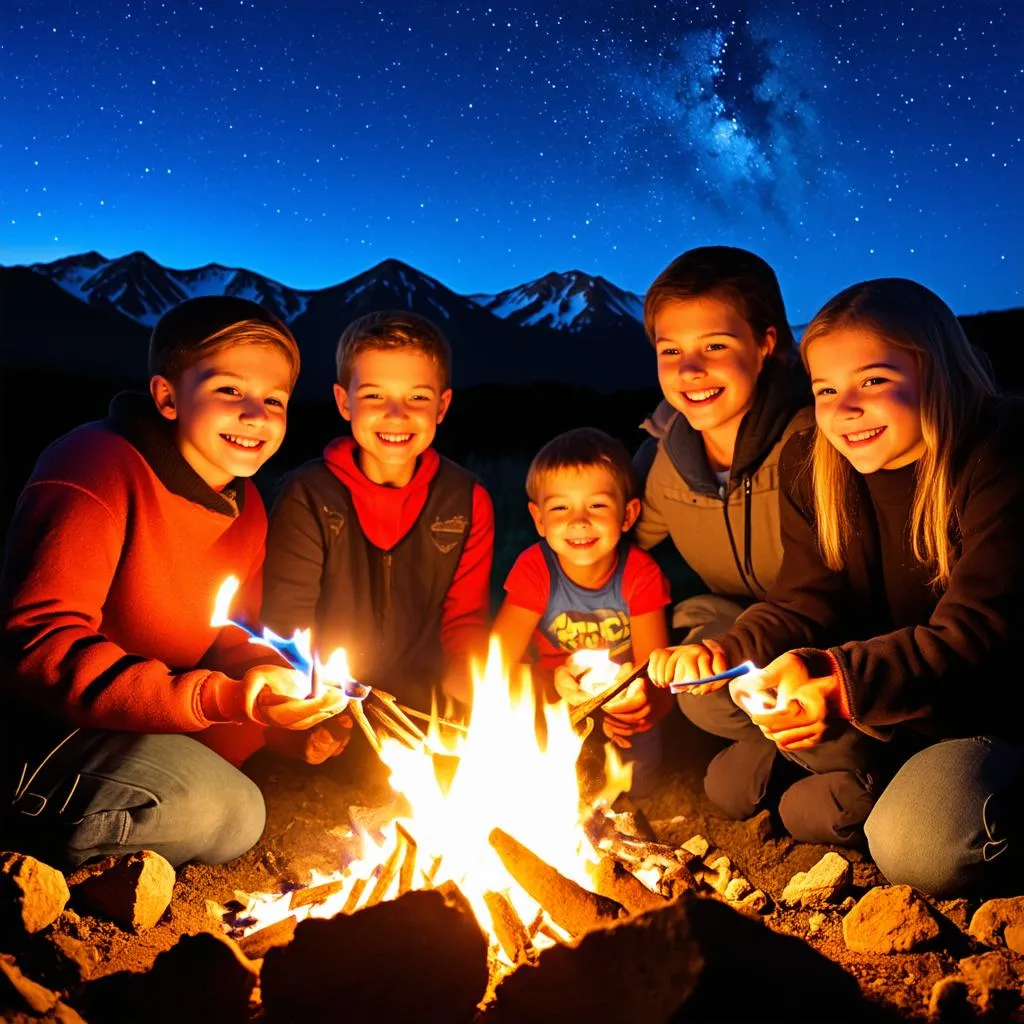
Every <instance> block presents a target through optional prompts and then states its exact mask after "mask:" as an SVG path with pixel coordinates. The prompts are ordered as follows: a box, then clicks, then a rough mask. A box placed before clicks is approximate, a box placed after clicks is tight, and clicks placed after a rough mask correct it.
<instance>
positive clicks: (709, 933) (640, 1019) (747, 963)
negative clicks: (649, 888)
mask: <svg viewBox="0 0 1024 1024" xmlns="http://www.w3.org/2000/svg"><path fill="white" fill-rule="evenodd" d="M739 951H742V954H741V955H742V971H740V969H739V967H738V965H737V956H738V955H740V954H739ZM783 977H790V978H794V977H796V978H800V979H801V983H800V985H780V984H779V979H780V978H783ZM766 993H770V995H766ZM823 1007H828V1014H827V1018H828V1020H830V1021H851V1022H852V1021H857V1022H864V1021H867V1020H870V1019H872V1017H871V1015H870V1013H869V1011H868V1009H867V1006H866V1004H865V1002H864V1000H863V998H862V997H861V995H860V992H859V990H858V987H857V983H856V982H855V981H854V979H853V978H852V977H851V976H850V975H848V974H847V973H846V972H845V971H844V970H843V969H842V968H841V967H839V966H838V965H837V964H835V963H832V962H831V961H829V960H828V959H827V958H826V957H824V956H822V955H821V954H820V953H818V952H817V951H816V950H813V949H811V947H810V946H808V945H807V944H806V943H805V942H804V941H803V940H801V939H797V938H794V937H792V936H788V935H779V934H777V933H776V932H773V931H771V930H770V929H769V928H766V927H765V926H764V925H763V924H761V923H759V922H756V921H752V920H750V919H749V918H747V917H745V916H744V915H743V914H740V913H737V912H736V911H735V910H733V909H732V907H731V906H730V905H729V904H727V903H723V902H721V901H719V900H712V899H702V898H699V897H697V896H696V895H695V894H693V893H688V894H686V895H685V896H683V897H682V898H680V899H679V900H677V901H676V902H675V903H672V904H669V905H667V906H666V907H664V908H662V909H661V910H656V911H651V912H649V913H646V914H641V915H640V916H638V917H633V918H630V919H628V920H627V921H623V922H617V923H615V924H613V925H611V926H609V927H608V928H603V929H600V930H597V931H593V932H590V933H589V934H587V935H585V936H584V937H583V938H582V939H580V940H579V941H578V942H577V943H575V944H574V945H557V946H553V947H551V948H550V949H547V950H545V951H544V952H543V953H541V955H540V958H539V959H538V961H537V964H536V966H533V967H529V968H520V970H518V971H515V972H514V973H512V974H510V975H509V976H507V977H506V978H504V979H503V980H502V981H501V983H500V984H499V985H498V987H497V989H496V991H495V998H494V1001H493V1002H492V1003H490V1004H489V1005H488V1007H487V1008H486V1010H485V1011H484V1012H483V1014H482V1015H481V1016H480V1018H479V1020H480V1021H481V1024H520V1022H522V1021H530V1022H531V1024H564V1022H565V1021H631V1022H635V1024H647V1022H652V1024H653V1022H662V1021H670V1020H671V1021H677V1020H678V1021H682V1020H687V1021H689V1020H709V1021H711V1020H713V1021H755V1020H765V1019H766V1010H767V1011H769V1012H770V1015H771V1019H772V1020H780V1021H786V1022H787V1024H804V1022H811V1021H814V1022H815V1024H818V1022H820V1021H821V1020H822V1019H823V1012H822V1008H823Z"/></svg>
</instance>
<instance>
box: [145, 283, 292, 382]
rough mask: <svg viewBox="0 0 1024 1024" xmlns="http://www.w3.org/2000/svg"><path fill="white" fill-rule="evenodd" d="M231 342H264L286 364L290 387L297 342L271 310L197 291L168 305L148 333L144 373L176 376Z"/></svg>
mask: <svg viewBox="0 0 1024 1024" xmlns="http://www.w3.org/2000/svg"><path fill="white" fill-rule="evenodd" d="M233 345H269V346H271V347H273V348H276V349H278V350H279V351H280V352H281V353H282V354H283V355H284V357H285V358H286V359H287V360H288V365H289V367H290V368H291V387H292V388H294V387H295V381H296V380H297V379H298V376H299V366H300V362H301V361H300V358H299V346H298V345H297V344H296V342H295V338H294V337H293V336H292V333H291V331H289V330H288V328H287V327H285V325H284V324H283V323H282V322H281V321H280V320H278V318H277V317H276V316H274V315H273V314H272V313H268V312H267V311H266V310H265V309H264V308H263V307H262V306H259V305H257V304H256V303H255V302H250V301H249V300H248V299H240V298H237V297H236V296H233V295H203V296H200V297H199V298H197V299H189V300H187V301H186V302H182V303H179V304H178V305H177V306H173V307H172V308H171V309H169V310H168V311H167V312H166V313H164V315H163V316H162V317H160V319H159V320H158V321H157V324H156V326H155V327H154V328H153V333H152V334H151V335H150V338H149V375H150V376H151V377H155V376H157V375H159V376H161V377H166V378H167V379H168V380H170V381H176V380H178V379H179V378H180V377H181V375H182V373H184V372H185V370H187V369H188V368H189V367H190V366H194V365H195V364H196V363H198V362H199V360H200V359H206V358H207V357H208V356H212V355H214V354H215V353H217V352H220V351H221V350H222V349H225V348H229V347H230V346H233Z"/></svg>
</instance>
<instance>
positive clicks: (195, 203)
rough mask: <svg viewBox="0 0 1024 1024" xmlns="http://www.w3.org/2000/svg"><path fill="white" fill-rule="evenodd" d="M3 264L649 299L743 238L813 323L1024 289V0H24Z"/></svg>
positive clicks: (0, 48)
mask: <svg viewBox="0 0 1024 1024" xmlns="http://www.w3.org/2000/svg"><path fill="white" fill-rule="evenodd" d="M0 100H2V110H3V128H2V130H0V262H3V263H5V264H11V263H23V262H32V261H36V260H52V259H55V258H57V257H60V256H65V255H68V254H71V253H78V252H84V251H86V250H89V249H98V250H99V251H100V252H102V253H103V254H104V255H105V256H108V257H115V256H121V255H123V254H125V253H127V252H130V251H132V250H134V249H143V250H145V251H146V252H148V253H149V254H150V255H151V256H153V257H154V258H155V259H157V260H159V261H160V262H161V263H164V264H165V265H168V266H172V267H177V268H185V267H193V266H198V265H200V264H203V263H207V262H211V261H216V262H220V263H224V264H227V265H229V266H243V267H247V268H249V269H252V270H255V271H258V272H259V273H262V274H266V275H268V276H270V277H273V278H275V279H277V280H279V281H282V282H283V283H285V284H288V285H291V286H293V287H298V288H316V287H323V286H326V285H329V284H334V283H337V282H339V281H342V280H344V279H346V278H348V277H350V276H352V275H354V274H356V273H359V272H360V271H362V270H365V269H366V268H368V267H369V266H371V265H372V264H374V263H376V262H378V261H379V260H382V259H384V258H386V257H397V258H399V259H402V260H405V261H406V262H408V263H411V264H413V265H414V266H416V267H417V268H419V269H420V270H422V271H424V272H426V273H428V274H431V275H432V276H434V277H437V278H439V279H440V280H441V281H443V282H444V283H445V284H446V285H448V286H449V287H451V288H453V289H455V290H456V291H459V292H464V293H472V292H492V293H493V292H496V291H500V290H502V289H504V288H509V287H512V286H514V285H516V284H519V283H521V282H524V281H527V280H530V279H532V278H535V277H538V276H540V275H542V274H544V273H547V272H548V271H551V270H568V269H571V268H579V269H582V270H584V271H587V272H590V273H596V274H602V275H604V276H605V277H607V278H609V279H610V280H611V281H613V282H614V283H615V284H617V285H619V286H621V287H624V288H629V289H631V290H633V291H636V292H643V291H644V290H645V288H646V287H647V285H648V284H649V283H650V281H651V280H652V279H653V277H654V276H655V274H656V273H657V272H658V271H659V270H660V269H661V268H662V267H663V266H664V265H665V264H666V263H667V262H668V261H669V260H670V259H671V258H672V257H674V256H675V255H677V254H678V253H679V252H681V251H683V250H684V249H686V248H689V247H691V246H693V245H701V244H707V243H729V244H736V245H743V246H746V247H749V248H752V249H754V250H755V251H757V252H759V253H760V254H761V255H763V256H764V257H765V258H767V259H768V260H769V261H770V262H772V263H773V264H774V265H775V267H776V269H777V270H778V272H779V276H780V279H781V281H782V285H783V290H784V291H785V293H786V296H787V300H788V305H789V308H790V319H791V320H792V321H793V322H795V323H797V322H803V321H805V320H806V319H808V318H809V317H810V316H811V314H812V313H813V312H814V311H815V310H816V309H817V308H818V306H820V305H821V303H822V302H824V300H825V299H827V298H828V297H829V296H830V295H831V294H833V293H834V292H836V291H838V290H839V289H840V288H842V287H844V286H845V285H847V284H850V283H852V282H853V281H855V280H860V279H863V278H867V277H877V276H882V275H900V276H908V277H915V278H917V279H918V280H920V281H922V282H923V283H925V284H927V285H929V286H930V287H932V288H934V289H935V290H936V291H938V292H939V293H940V294H941V295H942V296H943V297H944V298H945V299H946V300H947V301H948V302H949V303H950V305H951V306H952V307H953V308H954V309H955V310H956V311H957V312H958V313H970V312H976V311H979V310H984V309H1001V308H1006V307H1010V306H1019V305H1024V231H1022V227H1021V226H1022V224H1024V184H1022V182H1024V173H1022V172H1024V159H1022V143H1021V138H1022V136H1024V125H1022V122H1024V111H1022V105H1024V5H1022V4H1021V3H1020V2H1019V0H1008V2H1002V3H997V2H993V0H969V2H968V0H961V2H957V3H953V2H939V0H935V2H932V0H923V2H919V3H915V4H907V3H900V2H898V0H893V2H885V3H882V2H878V0H875V2H870V0H869V2H861V3H846V2H842V0H833V2H831V3H828V2H820V3H818V2H814V0H803V2H799V0H798V2H781V0H773V2H771V3H768V2H764V0H754V2H751V3H749V4H745V5H738V4H730V3H710V2H704V3H697V2H690V3H673V2H667V3H663V2H659V3H657V4H654V3H651V2H648V0H632V2H629V3H614V2H613V3H605V2H595V0H574V2H571V3H558V2H555V0H552V2H548V3H543V4H536V5H534V6H530V5H508V4H503V3H499V2H494V3H491V4H487V3H464V4H454V3H443V2H438V3H436V4H434V3H427V2H423V3H412V2H408V3H404V4H395V3H388V2H377V3H357V2H347V0H304V2H298V3H295V2H292V3H289V2H287V0H276V2H271V0H255V2H252V0H242V2H238V0H231V2H229V0H207V2H204V3H201V4H200V3H184V2H180V0H165V2H154V0H127V2H125V0H81V2H68V0H39V2H31V3H25V2H19V0H3V3H2V6H0Z"/></svg>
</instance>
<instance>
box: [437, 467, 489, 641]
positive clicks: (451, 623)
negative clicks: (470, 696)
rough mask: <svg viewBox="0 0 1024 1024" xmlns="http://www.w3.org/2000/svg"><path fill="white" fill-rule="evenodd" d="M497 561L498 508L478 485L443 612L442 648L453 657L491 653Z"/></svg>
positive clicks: (474, 489) (474, 491) (475, 486)
mask: <svg viewBox="0 0 1024 1024" xmlns="http://www.w3.org/2000/svg"><path fill="white" fill-rule="evenodd" d="M493 558H494V506H493V505H492V504H491V498H490V495H489V494H488V493H487V491H485V490H484V489H483V487H481V486H480V484H474V485H473V522H472V524H471V526H470V529H469V536H468V537H467V538H466V544H465V547H463V549H462V555H461V557H460V558H459V564H458V565H457V566H456V567H455V576H454V578H453V579H452V585H451V586H450V587H449V588H448V593H447V594H446V595H445V599H444V607H443V609H442V612H441V647H442V648H443V649H444V652H445V653H446V654H447V655H449V656H451V655H462V654H467V653H471V652H474V653H477V654H479V655H480V656H481V657H483V655H484V654H485V653H486V651H487V632H488V623H489V621H490V593H491V563H492V561H493Z"/></svg>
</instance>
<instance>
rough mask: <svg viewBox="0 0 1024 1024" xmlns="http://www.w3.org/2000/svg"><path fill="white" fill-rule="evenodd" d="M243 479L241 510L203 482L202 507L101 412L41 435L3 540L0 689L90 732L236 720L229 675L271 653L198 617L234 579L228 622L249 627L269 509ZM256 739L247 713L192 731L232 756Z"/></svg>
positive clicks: (233, 678)
mask: <svg viewBox="0 0 1024 1024" xmlns="http://www.w3.org/2000/svg"><path fill="white" fill-rule="evenodd" d="M147 398H148V396H147ZM173 455H174V452H173V451H172V452H171V456H170V457H172V458H173ZM181 461H182V468H183V469H184V471H185V472H188V470H187V464H184V460H181ZM240 483H241V487H240V491H241V492H242V493H240V498H241V501H240V502H239V504H240V505H241V510H240V511H239V512H238V513H237V514H234V512H233V510H232V509H231V508H230V506H228V508H227V509H226V510H225V509H222V510H220V511H215V510H214V507H212V506H215V505H216V504H217V501H218V500H222V499H220V496H218V495H216V492H213V491H211V490H209V489H207V490H208V491H209V494H210V496H211V500H210V502H208V503H207V504H208V505H209V506H211V507H207V505H204V504H201V503H199V502H197V501H196V500H190V498H189V497H186V496H183V495H182V494H180V493H174V492H173V491H172V490H170V489H168V487H167V486H166V485H165V483H164V482H163V481H162V480H161V478H160V477H159V476H158V475H157V473H156V472H154V469H153V467H152V466H151V465H150V464H149V463H148V462H147V461H146V459H145V458H143V456H142V454H141V453H140V451H139V450H138V449H137V448H136V447H134V446H133V445H132V444H131V443H129V442H128V441H127V440H126V439H125V438H124V437H123V436H120V435H119V434H118V433H117V432H115V430H114V429H112V427H111V425H110V424H109V422H107V421H104V422H103V423H91V424H86V425H85V426H83V427H79V428H78V429H76V430H74V431H72V432H71V433H70V434H67V435H66V436H65V437H63V438H61V439H60V440H58V441H57V442H55V443H54V444H53V445H51V446H50V447H49V448H48V449H47V450H46V451H45V452H44V453H43V455H42V456H41V457H40V459H39V461H38V463H37V465H36V467H35V470H34V472H33V475H32V477H31V479H30V480H29V483H28V484H27V486H26V488H25V490H24V491H23V493H22V495H21V498H20V500H19V502H18V505H17V508H16V510H15V514H14V519H13V521H12V524H11V527H10V530H9V534H8V538H7V555H6V561H5V564H4V570H3V576H2V581H0V627H2V631H3V632H2V643H3V660H4V664H5V671H4V672H3V681H2V683H0V685H3V686H5V687H7V688H9V689H10V690H13V691H14V692H15V694H16V695H17V696H18V698H20V700H21V701H22V702H23V703H25V704H27V705H29V707H31V708H34V709H35V710H36V711H37V712H42V713H43V714H44V715H45V716H46V717H48V718H51V719H54V718H55V719H59V720H63V721H64V722H65V723H70V724H72V725H77V726H84V727H88V728H98V729H114V730H125V731H134V732H198V731H200V730H207V729H208V727H209V726H211V725H213V724H215V723H224V722H241V721H243V720H244V713H243V712H242V711H241V706H240V705H241V684H240V683H239V682H238V681H237V679H238V677H240V676H241V675H242V674H243V673H244V671H245V670H246V669H247V668H249V667H251V666H253V665H257V664H261V663H262V664H265V663H279V661H278V659H277V658H276V657H274V656H273V654H272V652H267V650H266V648H262V647H258V646H256V645H253V644H250V643H248V642H247V637H246V635H245V634H244V633H243V631H242V630H239V629H236V628H234V627H227V628H224V629H214V628H212V627H211V626H210V624H209V623H210V618H211V614H212V611H213V603H214V597H215V595H216V593H217V589H218V587H219V586H220V584H221V583H222V581H223V580H224V579H225V578H226V577H227V576H229V575H235V576H238V577H239V578H240V579H241V580H242V581H243V586H242V588H241V590H240V591H239V594H238V596H237V598H236V601H235V603H234V605H233V607H232V609H231V613H232V617H233V618H235V619H241V620H243V621H248V622H255V621H256V615H257V612H258V609H259V604H260V569H261V565H262V561H263V550H264V548H263V545H264V537H265V531H266V514H265V512H264V509H263V504H262V502H261V500H260V497H259V494H258V492H257V491H256V489H255V487H254V486H253V485H252V483H251V482H249V481H244V482H240ZM195 484H197V485H198V486H199V487H200V488H201V487H203V486H205V485H203V484H202V482H201V481H200V480H199V478H198V477H195ZM268 653H270V656H269V657H268ZM261 734H262V730H260V729H259V727H258V726H256V725H254V724H251V723H250V724H249V725H248V726H240V725H233V726H230V727H228V726H225V727H223V728H218V729H210V730H208V731H207V732H206V733H204V734H203V736H202V737H200V738H202V739H203V740H204V742H208V743H209V745H210V746H211V747H213V748H214V749H216V750H218V752H220V753H222V754H223V755H224V756H225V757H227V758H228V759H229V760H232V761H234V762H235V763H240V762H241V760H242V759H244V757H245V756H246V755H247V754H249V753H251V752H252V751H253V750H254V749H256V747H258V746H259V745H260V744H261V742H262V735H261Z"/></svg>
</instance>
